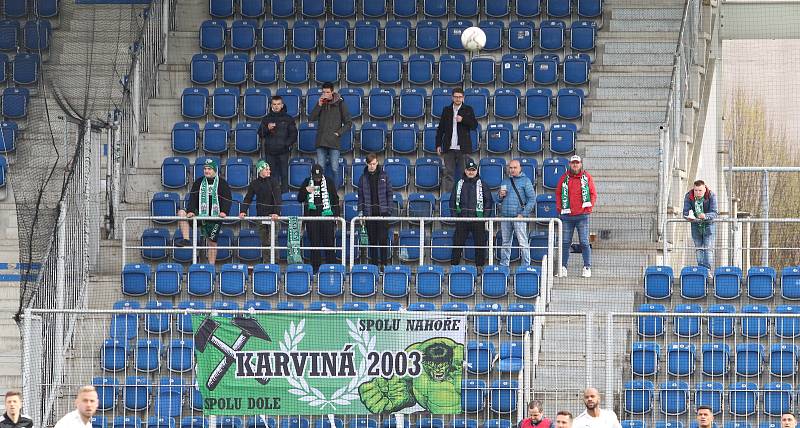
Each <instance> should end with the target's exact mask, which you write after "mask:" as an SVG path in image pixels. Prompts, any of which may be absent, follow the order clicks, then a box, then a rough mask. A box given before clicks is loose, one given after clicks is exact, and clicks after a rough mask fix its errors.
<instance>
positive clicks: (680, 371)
mask: <svg viewBox="0 0 800 428" xmlns="http://www.w3.org/2000/svg"><path fill="white" fill-rule="evenodd" d="M694 368H695V346H694V345H692V344H691V343H686V342H678V343H670V344H669V346H668V347H667V373H668V374H671V375H673V376H689V375H691V374H692V373H694Z"/></svg>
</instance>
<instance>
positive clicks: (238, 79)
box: [222, 53, 250, 85]
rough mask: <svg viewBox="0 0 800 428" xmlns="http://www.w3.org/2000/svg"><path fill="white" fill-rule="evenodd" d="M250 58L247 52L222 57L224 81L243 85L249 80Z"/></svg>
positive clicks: (227, 83)
mask: <svg viewBox="0 0 800 428" xmlns="http://www.w3.org/2000/svg"><path fill="white" fill-rule="evenodd" d="M249 63H250V58H249V57H248V56H247V54H243V53H235V54H227V55H225V56H224V57H222V82H223V83H225V84H226V85H241V84H242V83H245V82H246V81H247V69H248V64H249Z"/></svg>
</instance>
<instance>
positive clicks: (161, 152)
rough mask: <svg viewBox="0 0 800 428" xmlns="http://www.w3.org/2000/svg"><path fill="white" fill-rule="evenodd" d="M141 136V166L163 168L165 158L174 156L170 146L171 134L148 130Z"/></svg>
mask: <svg viewBox="0 0 800 428" xmlns="http://www.w3.org/2000/svg"><path fill="white" fill-rule="evenodd" d="M152 128H153V126H151V129H152ZM140 138H141V140H140V141H139V144H141V148H142V150H140V151H139V168H153V169H155V168H161V163H162V162H163V161H164V158H167V157H170V156H174V154H173V153H172V149H171V148H170V138H171V136H170V134H164V133H153V132H146V133H144V134H141V135H140Z"/></svg>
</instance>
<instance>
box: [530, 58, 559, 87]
mask: <svg viewBox="0 0 800 428" xmlns="http://www.w3.org/2000/svg"><path fill="white" fill-rule="evenodd" d="M559 63H560V60H559V58H558V55H554V54H539V55H536V56H534V57H533V83H535V84H537V85H545V86H547V85H554V84H556V82H558V65H559Z"/></svg>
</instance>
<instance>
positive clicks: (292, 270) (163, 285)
mask: <svg viewBox="0 0 800 428" xmlns="http://www.w3.org/2000/svg"><path fill="white" fill-rule="evenodd" d="M240 241H241V238H240ZM151 276H154V279H152V280H151ZM412 279H414V281H413V284H412ZM477 279H480V280H481V281H480V288H481V290H480V293H481V295H482V296H484V297H489V298H499V297H505V296H507V295H508V294H509V289H510V288H511V284H512V282H513V284H514V285H513V287H514V296H516V297H517V298H520V299H530V298H534V297H537V296H539V270H538V269H537V268H535V267H531V266H520V267H518V268H517V269H516V270H515V271H514V272H513V275H512V272H511V270H510V269H509V268H508V267H507V266H493V265H490V266H487V267H486V268H485V269H484V270H483V272H482V273H481V274H478V271H477V269H476V268H475V266H469V265H460V266H452V267H451V268H450V271H449V273H447V274H445V271H444V269H443V268H442V267H441V266H432V265H426V266H420V267H419V268H418V270H417V272H416V274H414V275H412V273H411V268H410V267H408V266H387V267H386V269H385V270H384V272H383V276H381V274H380V271H379V269H378V267H377V266H375V265H366V264H364V265H354V266H353V268H352V269H351V270H350V272H346V271H345V266H344V265H341V264H330V265H322V266H321V267H320V269H319V273H318V274H317V275H316V280H315V275H314V271H313V268H312V267H311V265H288V266H287V267H286V269H285V270H284V271H283V272H281V269H280V266H278V265H266V264H258V265H255V266H254V267H253V274H252V277H251V276H250V274H249V273H248V266H247V265H244V264H226V265H224V266H222V268H221V269H220V272H219V274H217V272H216V269H215V267H214V266H212V265H207V264H193V265H191V266H189V269H188V272H187V274H186V278H185V281H186V282H187V283H188V287H187V291H188V293H189V294H190V295H194V296H209V295H211V294H213V293H214V290H215V289H216V288H217V286H218V287H219V293H220V294H221V295H224V296H243V295H245V293H246V292H247V291H248V288H250V287H251V286H252V293H253V295H254V296H274V295H276V294H278V291H279V289H280V288H283V291H284V293H285V294H286V295H287V296H291V297H302V296H306V295H309V294H311V290H312V289H313V288H314V285H315V283H316V288H317V294H318V295H319V296H322V297H338V296H342V295H343V294H344V293H345V283H346V282H349V288H350V294H351V295H352V296H354V297H371V296H374V295H375V294H376V293H377V292H378V289H379V288H380V289H381V290H382V294H383V295H384V296H386V297H391V298H403V297H406V296H408V295H409V292H410V290H411V289H414V290H415V292H416V295H417V296H419V297H422V298H435V297H439V296H441V295H442V293H443V288H445V280H446V284H447V289H448V295H449V296H450V297H453V298H457V299H460V298H468V297H472V296H474V295H475V294H476V280H477ZM348 280H349V281H348ZM183 282H184V274H183V267H182V266H181V265H179V264H172V263H162V264H160V265H158V267H157V268H156V270H155V275H151V269H150V265H148V264H144V263H135V264H127V265H125V267H124V268H123V271H122V292H123V294H127V295H131V296H143V295H147V294H148V293H149V291H150V284H151V283H152V284H153V285H154V288H155V293H156V294H160V295H176V294H179V293H180V292H181V289H182V288H183Z"/></svg>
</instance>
